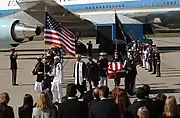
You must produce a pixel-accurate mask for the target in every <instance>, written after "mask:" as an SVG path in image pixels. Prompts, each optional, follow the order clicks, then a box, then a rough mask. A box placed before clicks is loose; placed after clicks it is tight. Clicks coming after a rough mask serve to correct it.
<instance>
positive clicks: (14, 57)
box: [10, 48, 18, 86]
mask: <svg viewBox="0 0 180 118" xmlns="http://www.w3.org/2000/svg"><path fill="white" fill-rule="evenodd" d="M17 57H18V55H17V53H16V52H15V49H14V48H13V49H11V55H10V60H11V67H10V69H11V70H12V85H13V86H17V85H18V84H16V75H17V61H16V60H17Z"/></svg>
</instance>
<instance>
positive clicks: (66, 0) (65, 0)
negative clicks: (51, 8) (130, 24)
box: [55, 0, 140, 5]
mask: <svg viewBox="0 0 180 118" xmlns="http://www.w3.org/2000/svg"><path fill="white" fill-rule="evenodd" d="M55 1H56V2H57V3H58V4H60V5H76V4H92V3H108V2H128V1H129V2H132V1H140V0H55Z"/></svg>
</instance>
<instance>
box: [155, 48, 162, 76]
mask: <svg viewBox="0 0 180 118" xmlns="http://www.w3.org/2000/svg"><path fill="white" fill-rule="evenodd" d="M155 60H156V62H157V64H156V70H157V76H156V77H161V72H160V63H161V59H160V54H159V52H158V51H157V52H156V53H155Z"/></svg>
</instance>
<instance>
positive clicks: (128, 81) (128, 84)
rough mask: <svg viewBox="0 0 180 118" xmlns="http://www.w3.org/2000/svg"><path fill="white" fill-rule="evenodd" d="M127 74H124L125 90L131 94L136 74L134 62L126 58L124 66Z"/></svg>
mask: <svg viewBox="0 0 180 118" xmlns="http://www.w3.org/2000/svg"><path fill="white" fill-rule="evenodd" d="M125 69H126V71H127V74H126V76H125V90H126V91H127V92H128V93H129V94H130V95H133V89H134V86H135V79H136V75H137V69H136V63H135V62H134V61H133V60H129V59H128V60H127V64H126V66H125Z"/></svg>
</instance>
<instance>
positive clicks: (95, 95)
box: [88, 87, 100, 106]
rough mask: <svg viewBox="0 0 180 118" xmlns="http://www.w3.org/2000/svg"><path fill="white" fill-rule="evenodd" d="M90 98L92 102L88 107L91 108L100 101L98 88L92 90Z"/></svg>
mask: <svg viewBox="0 0 180 118" xmlns="http://www.w3.org/2000/svg"><path fill="white" fill-rule="evenodd" d="M92 96H93V100H92V101H91V102H89V104H88V105H89V106H91V105H93V104H95V103H97V102H99V101H100V98H99V88H97V87H96V88H95V89H93V93H92Z"/></svg>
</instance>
